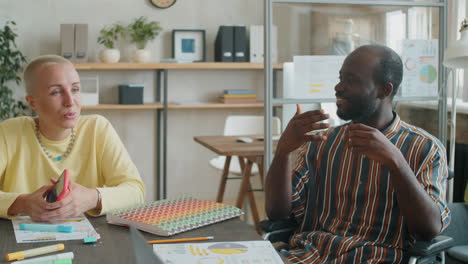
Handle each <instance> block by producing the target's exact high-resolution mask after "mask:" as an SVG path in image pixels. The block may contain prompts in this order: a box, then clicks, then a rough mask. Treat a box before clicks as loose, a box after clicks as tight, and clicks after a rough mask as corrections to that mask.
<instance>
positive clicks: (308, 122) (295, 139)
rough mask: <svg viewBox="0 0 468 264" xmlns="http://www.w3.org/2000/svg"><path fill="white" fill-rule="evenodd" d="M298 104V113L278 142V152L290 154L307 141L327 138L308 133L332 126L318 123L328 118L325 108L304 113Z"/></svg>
mask: <svg viewBox="0 0 468 264" xmlns="http://www.w3.org/2000/svg"><path fill="white" fill-rule="evenodd" d="M296 106H297V111H296V114H295V115H294V117H293V118H292V119H291V120H290V121H289V123H288V126H287V127H286V129H285V130H284V132H283V134H282V135H281V138H280V140H279V142H278V146H277V152H276V153H277V154H289V153H291V152H292V151H294V150H295V149H297V148H299V147H300V146H301V145H302V144H304V143H305V142H307V141H322V140H326V137H325V136H321V135H309V134H307V133H308V132H310V131H314V130H318V129H324V128H328V127H330V125H329V124H326V123H318V122H320V121H323V120H326V119H328V118H329V115H328V114H324V111H323V110H314V111H308V112H305V113H304V112H302V108H301V106H300V105H299V104H298V105H296Z"/></svg>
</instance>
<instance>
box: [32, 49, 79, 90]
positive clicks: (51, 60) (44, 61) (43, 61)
mask: <svg viewBox="0 0 468 264" xmlns="http://www.w3.org/2000/svg"><path fill="white" fill-rule="evenodd" d="M68 63H69V64H71V62H70V61H69V60H67V59H65V58H64V57H61V56H58V55H43V56H39V57H37V58H35V59H34V60H32V61H31V62H29V63H28V65H27V66H26V68H24V72H23V82H24V87H25V89H26V94H27V95H32V94H33V91H34V85H35V76H34V75H35V73H36V70H37V69H39V68H40V67H42V66H45V65H50V64H68Z"/></svg>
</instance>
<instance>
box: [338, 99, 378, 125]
mask: <svg viewBox="0 0 468 264" xmlns="http://www.w3.org/2000/svg"><path fill="white" fill-rule="evenodd" d="M346 100H347V101H348V103H349V105H350V108H349V110H348V111H346V112H342V111H340V108H338V109H337V111H336V114H337V115H338V117H339V118H341V119H343V120H346V121H348V120H352V121H353V122H355V123H366V122H367V121H368V120H369V118H370V117H371V116H372V115H373V114H374V113H375V111H376V109H377V102H376V100H375V98H373V96H369V97H366V98H363V97H360V98H355V99H350V98H346Z"/></svg>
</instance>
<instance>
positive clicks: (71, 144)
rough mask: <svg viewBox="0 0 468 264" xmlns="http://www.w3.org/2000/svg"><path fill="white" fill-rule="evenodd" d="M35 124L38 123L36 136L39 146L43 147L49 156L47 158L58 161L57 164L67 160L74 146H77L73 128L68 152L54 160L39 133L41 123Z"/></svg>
mask: <svg viewBox="0 0 468 264" xmlns="http://www.w3.org/2000/svg"><path fill="white" fill-rule="evenodd" d="M35 123H36V126H35V134H36V138H37V141H38V142H39V145H40V146H41V148H42V150H43V151H44V153H45V154H46V155H47V157H49V159H51V160H53V161H57V162H59V161H62V160H65V159H66V158H67V157H68V155H69V154H70V152H71V150H72V148H73V145H75V130H74V129H73V128H72V131H71V138H70V142H69V143H68V147H67V150H65V152H64V153H63V154H62V155H61V156H57V157H55V158H54V157H53V156H52V154H50V152H49V151H48V150H47V148H46V147H45V145H44V143H43V142H42V140H41V135H40V132H39V122H35Z"/></svg>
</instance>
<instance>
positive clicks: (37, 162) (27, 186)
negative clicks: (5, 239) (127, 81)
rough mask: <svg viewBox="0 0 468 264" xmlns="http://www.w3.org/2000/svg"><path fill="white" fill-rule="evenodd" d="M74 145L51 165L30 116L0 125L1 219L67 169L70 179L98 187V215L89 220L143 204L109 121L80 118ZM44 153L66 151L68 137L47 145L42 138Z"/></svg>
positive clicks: (140, 185) (140, 186)
mask: <svg viewBox="0 0 468 264" xmlns="http://www.w3.org/2000/svg"><path fill="white" fill-rule="evenodd" d="M75 134H76V138H75V144H74V146H73V148H72V150H71V153H70V154H69V155H68V157H67V158H66V159H65V160H63V161H60V162H57V161H52V160H51V159H50V158H49V157H47V155H46V154H45V153H44V151H43V150H42V148H41V146H40V145H39V142H38V140H37V138H36V136H35V133H34V120H33V119H32V118H31V117H18V118H13V119H9V120H5V121H4V122H2V123H0V218H8V217H11V216H9V215H7V212H8V208H9V207H10V206H11V204H12V203H13V202H14V201H15V200H16V198H17V197H18V196H19V195H20V194H22V193H31V192H33V191H35V190H37V189H38V188H39V187H41V186H43V185H47V184H50V180H49V179H50V178H51V177H53V178H57V177H58V176H60V174H61V173H62V171H63V170H64V169H69V171H70V180H71V181H73V182H75V183H78V184H81V185H83V186H85V187H88V188H95V187H100V188H98V189H99V191H100V192H101V197H102V210H101V211H100V212H93V211H90V212H88V213H89V214H91V215H93V216H97V215H102V214H105V213H106V212H108V211H110V210H113V209H117V208H123V207H127V206H130V205H132V204H135V203H140V202H143V201H144V196H145V195H144V191H145V190H144V185H143V182H142V181H141V178H140V174H139V173H138V170H137V168H136V167H135V165H134V164H133V162H132V160H131V158H130V156H129V155H128V153H127V151H126V149H125V147H124V145H123V143H122V141H120V138H119V136H118V135H117V133H116V132H115V130H114V128H113V127H112V125H111V124H110V122H109V121H108V120H107V119H105V118H104V117H102V116H99V115H88V116H81V117H80V118H79V120H78V123H77V125H76V127H75ZM41 139H42V142H43V144H44V145H45V147H46V149H47V150H48V151H49V152H50V153H51V154H52V155H53V156H54V157H55V156H61V155H62V154H63V153H64V152H65V151H66V149H67V147H68V142H69V138H67V139H64V140H61V141H51V140H48V139H46V138H45V137H43V136H42V135H41Z"/></svg>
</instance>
